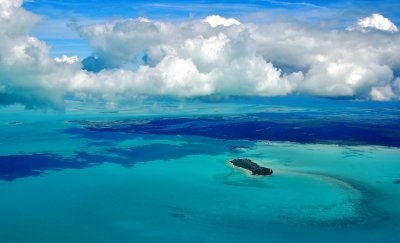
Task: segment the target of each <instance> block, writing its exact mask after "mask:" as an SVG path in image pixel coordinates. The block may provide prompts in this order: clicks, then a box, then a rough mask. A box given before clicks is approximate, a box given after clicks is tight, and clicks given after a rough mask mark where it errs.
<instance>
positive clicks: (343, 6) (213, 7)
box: [24, 0, 400, 57]
mask: <svg viewBox="0 0 400 243" xmlns="http://www.w3.org/2000/svg"><path fill="white" fill-rule="evenodd" d="M24 7H25V8H26V9H27V10H30V11H32V12H34V13H36V14H39V15H41V16H43V19H42V20H41V22H40V23H39V24H38V25H37V26H36V27H35V28H34V29H33V30H32V33H33V34H34V35H35V36H37V37H39V38H40V39H42V40H44V41H46V43H48V44H49V45H51V46H52V52H51V54H52V55H53V56H59V55H62V54H66V55H78V56H80V57H84V56H87V55H89V54H90V49H89V46H88V45H87V43H86V42H85V41H84V40H82V39H81V38H80V37H79V36H78V35H77V34H76V33H75V32H74V31H72V30H70V28H69V27H67V24H68V23H70V22H73V21H76V22H79V23H85V24H90V23H96V22H102V21H107V20H110V19H115V18H137V17H146V18H150V19H154V20H164V21H179V20H182V19H200V18H203V17H205V16H208V15H211V14H218V15H221V16H224V17H234V18H237V19H239V20H241V22H271V21H275V20H276V19H283V20H287V21H295V22H306V23H308V24H316V25H323V26H326V27H327V28H339V29H340V28H344V27H346V26H347V25H348V24H349V23H352V22H354V21H355V20H357V19H359V18H361V17H365V16H367V15H370V14H371V13H380V14H382V15H384V16H385V17H388V18H389V19H391V20H392V22H394V23H396V24H397V25H399V22H400V2H399V1H388V0H386V1H379V3H378V4H377V1H369V0H366V1H341V0H339V1H316V0H311V1H301V0H298V1H293V0H287V1H274V0H263V1H260V0H253V1H166V0H161V1H143V0H138V1H128V0H121V1H113V0H90V1H89V0H62V1H58V0H32V1H27V2H25V4H24Z"/></svg>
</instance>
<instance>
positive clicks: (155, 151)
mask: <svg viewBox="0 0 400 243" xmlns="http://www.w3.org/2000/svg"><path fill="white" fill-rule="evenodd" d="M226 151H228V148H227V147H226V146H225V145H224V144H221V143H215V144H214V145H212V146H210V144H202V143H195V144H183V145H169V144H150V145H144V146H138V147H132V148H128V149H120V148H110V149H107V150H106V151H104V152H103V153H98V154H89V153H86V152H83V151H80V152H76V153H75V154H74V156H73V157H72V158H64V157H63V156H60V155H56V154H50V153H44V154H29V155H10V156H0V180H7V181H12V180H14V179H17V178H22V177H28V176H38V175H42V174H45V172H46V171H49V170H63V169H83V168H86V167H90V166H94V165H98V164H102V163H114V164H119V165H121V166H123V167H132V166H133V165H134V164H135V163H138V162H148V161H153V160H168V159H179V158H182V157H185V156H189V155H199V154H209V155H217V154H220V153H224V152H226Z"/></svg>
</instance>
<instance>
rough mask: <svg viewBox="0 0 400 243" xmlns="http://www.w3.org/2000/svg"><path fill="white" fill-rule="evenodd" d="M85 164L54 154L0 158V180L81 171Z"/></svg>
mask: <svg viewBox="0 0 400 243" xmlns="http://www.w3.org/2000/svg"><path fill="white" fill-rule="evenodd" d="M86 166H87V162H78V161H73V160H70V159H65V158H63V157H62V156H58V155H55V154H31V155H10V156H0V179H2V180H8V181H12V180H14V179H16V178H20V177H28V176H37V175H41V174H43V173H44V171H46V170H61V169H65V168H75V169H81V168H84V167H86Z"/></svg>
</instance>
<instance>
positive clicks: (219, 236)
mask: <svg viewBox="0 0 400 243" xmlns="http://www.w3.org/2000/svg"><path fill="white" fill-rule="evenodd" d="M27 114H29V112H27ZM107 116H109V117H110V118H109V119H115V118H116V117H118V114H109V115H107ZM77 118H84V119H91V120H96V119H97V118H96V117H95V116H93V117H91V116H87V115H82V114H74V115H70V116H69V115H51V114H47V115H38V116H37V117H35V116H29V115H26V116H20V117H19V118H18V121H19V122H18V123H15V122H14V123H10V122H11V121H15V120H16V119H15V116H12V115H8V116H2V118H1V125H0V130H1V140H0V143H1V147H0V155H1V156H2V158H3V160H2V161H3V162H2V163H5V162H4V161H6V162H7V161H12V162H14V163H15V161H21V160H25V159H27V158H28V159H27V162H26V163H27V164H32V163H36V164H43V165H42V166H43V167H33V169H32V171H28V172H29V173H28V174H26V175H24V174H18V173H17V172H15V171H14V172H13V173H17V175H18V176H15V178H13V179H8V180H5V179H3V180H1V181H0V215H1V217H0V239H1V242H61V243H62V242H221V241H230V242H246V241H250V240H253V241H256V242H400V233H399V231H398V229H399V228H400V208H399V207H398V205H400V184H399V180H400V163H399V158H400V149H398V148H393V147H382V146H369V145H363V146H350V145H334V144H300V143H293V142H268V141H248V140H229V139H215V138H209V137H198V136H197V137H194V136H185V135H157V134H135V133H121V132H108V133H104V132H102V133H98V132H87V133H86V132H84V131H86V130H85V129H83V128H79V125H78V124H76V123H71V122H67V121H69V120H71V119H77ZM102 118H103V119H105V118H104V117H102ZM106 118H107V117H106ZM71 129H80V130H78V131H79V132H76V131H75V130H71ZM71 131H73V132H71ZM232 147H234V149H232ZM83 152H84V153H83ZM46 154H51V156H48V155H46ZM15 155H25V156H27V157H10V156H15ZM32 155H35V156H33V157H32ZM56 155H57V156H59V157H54V156H56ZM237 157H246V158H251V159H252V160H254V161H256V162H258V163H259V164H261V165H265V166H267V167H270V168H272V169H273V170H274V174H273V176H271V177H254V176H248V175H246V173H244V172H243V171H242V170H240V169H237V168H233V167H231V166H230V165H229V164H228V163H227V162H228V161H229V160H230V159H232V158H237ZM10 158H16V159H15V160H14V159H13V160H10ZM7 159H8V160H7ZM44 161H46V163H50V164H51V163H56V164H57V165H58V166H53V167H52V166H49V165H47V167H46V166H44ZM77 164H79V165H80V166H76V165H77ZM25 165H26V164H25ZM2 168H3V169H4V168H6V167H4V166H3V167H2ZM7 168H8V167H7ZM35 171H36V172H39V173H38V174H36V175H33V172H35ZM18 172H20V171H19V170H18ZM8 178H10V177H8Z"/></svg>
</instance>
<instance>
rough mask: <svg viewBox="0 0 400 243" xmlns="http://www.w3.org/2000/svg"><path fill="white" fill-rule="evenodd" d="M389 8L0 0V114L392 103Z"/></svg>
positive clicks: (397, 81)
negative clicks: (212, 104)
mask: <svg viewBox="0 0 400 243" xmlns="http://www.w3.org/2000/svg"><path fill="white" fill-rule="evenodd" d="M399 26H400V3H398V2H396V1H315V0H314V1H289V0H288V1H274V0H263V1H261V0H257V1H140V0H139V1H127V0H122V1H111V0H91V1H85V0H83V1H78V0H65V1H56V0H29V1H28V0H26V1H22V0H0V107H1V106H7V105H11V104H21V105H23V106H25V107H27V108H51V109H63V107H65V105H66V103H65V100H66V99H74V100H80V101H84V102H96V101H104V102H105V103H106V104H107V107H110V108H115V107H118V105H119V104H121V103H130V102H132V101H134V100H137V99H142V98H143V97H149V96H166V97H173V98H177V99H186V98H193V97H210V96H231V95H235V96H285V95H298V94H300V95H311V96H318V97H326V98H334V99H356V100H376V101H389V100H399V97H400V55H399V54H400V32H399V29H398V27H399Z"/></svg>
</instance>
